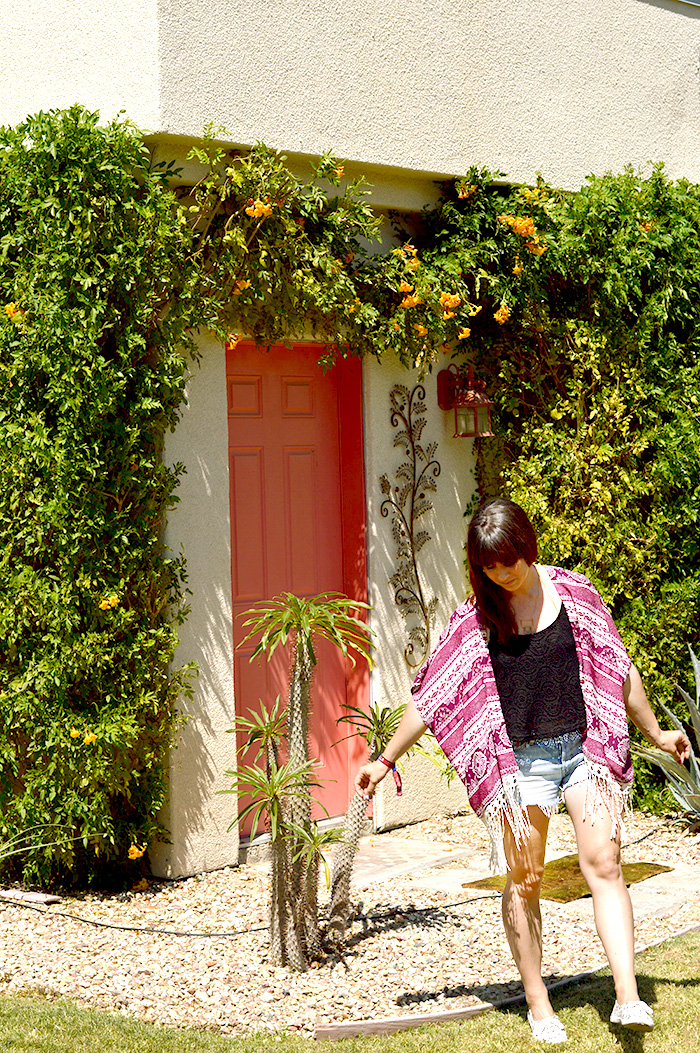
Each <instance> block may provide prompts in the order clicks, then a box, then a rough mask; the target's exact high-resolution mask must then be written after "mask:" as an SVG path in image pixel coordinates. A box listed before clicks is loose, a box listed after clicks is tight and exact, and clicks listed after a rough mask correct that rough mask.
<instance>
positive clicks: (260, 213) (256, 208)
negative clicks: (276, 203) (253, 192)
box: [245, 200, 272, 219]
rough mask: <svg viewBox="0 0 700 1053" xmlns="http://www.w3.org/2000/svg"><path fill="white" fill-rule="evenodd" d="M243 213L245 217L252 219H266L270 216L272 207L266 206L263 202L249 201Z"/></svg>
mask: <svg viewBox="0 0 700 1053" xmlns="http://www.w3.org/2000/svg"><path fill="white" fill-rule="evenodd" d="M245 211H246V215H247V216H252V217H253V219H267V217H268V216H271V215H272V205H268V204H267V203H266V202H265V201H257V200H256V201H251V203H250V204H249V205H248V208H247V209H246V210H245Z"/></svg>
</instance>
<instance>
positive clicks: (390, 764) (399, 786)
mask: <svg viewBox="0 0 700 1053" xmlns="http://www.w3.org/2000/svg"><path fill="white" fill-rule="evenodd" d="M377 760H378V761H381V762H382V764H386V766H387V768H391V774H392V775H393V776H394V782H395V783H396V796H397V797H401V795H402V794H403V786H402V784H401V776H400V775H399V773H398V771H397V770H396V761H390V760H387V759H386V757H385V756H384V754H383V753H380V754H379V756H378V757H377Z"/></svg>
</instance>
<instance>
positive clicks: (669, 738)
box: [656, 731, 690, 764]
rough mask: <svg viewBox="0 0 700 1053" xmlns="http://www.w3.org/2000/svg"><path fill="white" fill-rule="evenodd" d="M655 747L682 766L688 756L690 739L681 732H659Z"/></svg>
mask: <svg viewBox="0 0 700 1053" xmlns="http://www.w3.org/2000/svg"><path fill="white" fill-rule="evenodd" d="M656 745H657V746H658V747H659V749H660V750H663V751H664V753H670V754H671V756H672V757H673V759H674V760H675V761H678V763H679V764H682V763H683V761H685V760H687V759H688V757H689V756H690V739H689V738H688V736H687V735H686V734H685V733H684V732H683V731H661V732H660V733H659V736H658V738H657V741H656Z"/></svg>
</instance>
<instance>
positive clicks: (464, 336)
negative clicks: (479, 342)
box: [457, 326, 472, 340]
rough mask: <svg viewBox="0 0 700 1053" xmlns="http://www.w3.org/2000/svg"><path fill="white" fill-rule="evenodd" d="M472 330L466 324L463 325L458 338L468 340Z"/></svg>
mask: <svg viewBox="0 0 700 1053" xmlns="http://www.w3.org/2000/svg"><path fill="white" fill-rule="evenodd" d="M471 332H472V331H471V329H468V328H467V327H466V326H464V327H463V328H462V329H460V331H459V332H458V333H457V339H458V340H466V339H467V338H468V337H470V336H471Z"/></svg>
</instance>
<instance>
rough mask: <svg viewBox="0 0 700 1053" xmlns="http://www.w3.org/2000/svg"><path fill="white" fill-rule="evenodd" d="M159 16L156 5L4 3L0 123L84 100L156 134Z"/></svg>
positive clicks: (109, 0)
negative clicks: (124, 114) (122, 112)
mask: <svg viewBox="0 0 700 1053" xmlns="http://www.w3.org/2000/svg"><path fill="white" fill-rule="evenodd" d="M157 13H158V0H3V4H2V32H0V123H2V124H17V123H18V122H19V121H21V120H23V119H24V118H25V117H26V116H27V115H28V114H31V113H36V112H37V111H38V110H49V109H52V108H54V107H59V108H65V107H67V106H72V105H73V103H81V104H82V105H83V106H86V107H87V108H88V109H90V110H100V111H101V114H102V117H103V119H104V120H105V121H106V120H111V119H112V118H114V117H116V116H117V114H118V113H119V111H120V110H125V111H126V115H127V116H128V117H130V118H131V120H132V121H135V123H136V124H137V125H138V126H139V127H140V128H144V129H153V130H155V129H156V128H157V125H158V77H159V68H158V60H157V52H158V46H157V41H158V14H157ZM200 130H201V128H200Z"/></svg>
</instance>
